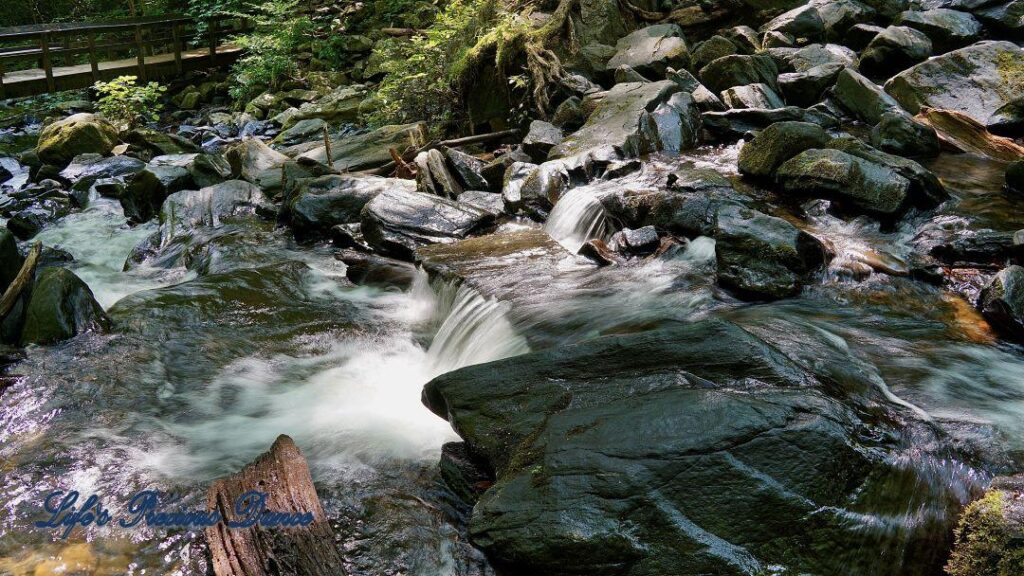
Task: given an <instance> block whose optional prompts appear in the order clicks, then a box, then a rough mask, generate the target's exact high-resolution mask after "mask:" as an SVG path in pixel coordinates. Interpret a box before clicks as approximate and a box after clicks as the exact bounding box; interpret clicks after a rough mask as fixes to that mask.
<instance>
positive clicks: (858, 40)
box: [843, 24, 885, 52]
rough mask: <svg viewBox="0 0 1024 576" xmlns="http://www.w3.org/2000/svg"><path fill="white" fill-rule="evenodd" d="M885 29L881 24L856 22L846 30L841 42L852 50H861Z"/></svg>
mask: <svg viewBox="0 0 1024 576" xmlns="http://www.w3.org/2000/svg"><path fill="white" fill-rule="evenodd" d="M884 31H885V28H884V27H882V26H875V25H874V24H856V25H854V26H853V27H851V28H850V29H849V30H847V31H846V36H845V38H844V39H843V44H844V45H846V46H847V47H849V48H850V49H852V50H856V51H858V52H859V51H861V50H863V49H865V48H867V47H868V44H870V43H871V41H872V40H874V39H875V36H878V35H879V34H881V33H882V32H884Z"/></svg>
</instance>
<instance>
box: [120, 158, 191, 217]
mask: <svg viewBox="0 0 1024 576" xmlns="http://www.w3.org/2000/svg"><path fill="white" fill-rule="evenodd" d="M193 185H194V182H193V181H192V174H190V173H189V171H188V170H187V169H186V168H183V167H181V166H147V167H146V169H145V170H142V171H141V172H139V173H137V174H136V175H135V176H134V177H133V178H132V179H131V182H129V183H128V186H127V187H126V188H125V189H124V192H122V194H121V197H120V198H118V200H120V201H121V207H122V208H123V209H124V215H125V216H126V217H127V218H128V221H129V222H133V223H136V224H139V223H142V222H146V221H147V220H149V219H150V218H152V217H153V216H156V214H157V212H159V211H160V205H161V204H163V202H164V199H165V198H167V197H168V196H170V195H171V194H173V193H175V192H177V191H178V190H184V189H186V188H190V187H192V186H193Z"/></svg>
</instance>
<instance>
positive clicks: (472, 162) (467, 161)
mask: <svg viewBox="0 0 1024 576" xmlns="http://www.w3.org/2000/svg"><path fill="white" fill-rule="evenodd" d="M441 153H442V154H444V157H445V160H447V161H448V168H449V169H450V170H451V173H452V175H453V176H455V179H456V180H458V182H459V184H461V185H462V187H463V188H465V189H466V190H491V191H497V188H498V187H497V186H492V185H491V183H490V182H488V181H487V178H485V177H484V174H483V172H484V167H485V166H487V164H486V163H485V162H484V161H483V160H479V159H477V158H476V157H474V156H471V155H469V154H466V153H465V152H460V151H459V150H456V149H454V148H447V147H445V148H441Z"/></svg>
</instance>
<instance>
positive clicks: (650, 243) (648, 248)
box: [615, 226, 661, 255]
mask: <svg viewBox="0 0 1024 576" xmlns="http://www.w3.org/2000/svg"><path fill="white" fill-rule="evenodd" d="M615 237H616V240H617V244H618V247H619V249H620V250H622V251H623V252H626V253H628V254H633V255H645V254H651V253H653V252H654V251H655V250H657V249H658V246H660V245H661V240H659V239H658V231H657V230H655V228H654V226H644V227H643V228H638V229H636V230H631V229H629V228H623V229H622V230H621V231H620V232H619V233H618V234H616V235H615Z"/></svg>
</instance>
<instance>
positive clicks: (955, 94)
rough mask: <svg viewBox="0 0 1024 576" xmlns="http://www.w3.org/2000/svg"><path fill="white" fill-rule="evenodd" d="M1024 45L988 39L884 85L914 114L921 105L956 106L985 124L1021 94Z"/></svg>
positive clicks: (946, 107)
mask: <svg viewBox="0 0 1024 576" xmlns="http://www.w3.org/2000/svg"><path fill="white" fill-rule="evenodd" d="M1020 62H1024V48H1020V47H1019V46H1017V45H1016V44H1013V43H1012V42H994V41H985V42H978V43H976V44H972V45H971V46H968V47H966V48H961V49H959V50H954V51H952V52H947V53H946V54H943V55H941V56H936V57H935V58H932V59H931V60H929V61H927V62H923V63H921V64H918V65H917V66H914V67H913V68H911V69H909V70H906V71H904V72H901V73H900V74H897V75H896V76H894V77H893V78H891V79H890V80H889V81H888V82H886V84H885V91H886V92H888V93H889V94H890V95H892V97H893V98H895V99H896V100H897V101H898V102H899V103H900V104H901V105H902V106H903V107H904V108H906V109H907V110H909V111H910V112H911V113H914V114H916V113H918V112H920V110H921V107H922V106H928V107H930V108H938V109H946V110H957V111H960V112H963V113H965V114H967V115H968V116H970V117H972V118H974V119H975V120H977V121H978V122H981V123H985V122H986V121H987V120H988V119H989V117H991V116H992V114H994V113H995V112H996V110H998V109H999V108H1000V107H1002V106H1004V105H1005V104H1006V103H1008V102H1010V101H1012V100H1014V99H1016V98H1019V97H1020V77H1021V72H1019V68H1020V64H1019V63H1020Z"/></svg>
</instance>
